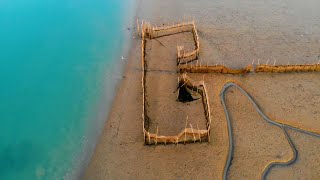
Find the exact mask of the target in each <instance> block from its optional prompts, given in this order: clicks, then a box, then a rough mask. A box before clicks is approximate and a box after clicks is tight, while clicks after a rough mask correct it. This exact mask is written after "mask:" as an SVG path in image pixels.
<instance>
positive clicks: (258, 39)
mask: <svg viewBox="0 0 320 180" xmlns="http://www.w3.org/2000/svg"><path fill="white" fill-rule="evenodd" d="M299 3H300V2H298V1H290V2H287V1H283V2H275V1H270V2H264V1H261V2H260V1H249V0H245V1H241V3H240V2H238V1H235V0H234V2H233V1H232V2H225V1H214V2H213V1H209V0H205V1H201V2H198V1H192V0H184V1H182V0H177V1H163V0H161V1H160V0H141V1H139V2H138V13H137V16H138V17H139V18H143V19H147V20H149V21H151V22H152V23H157V24H158V25H160V24H162V23H163V22H168V20H169V19H170V22H172V21H173V20H176V21H178V20H179V18H182V17H183V16H184V14H187V15H190V16H194V18H195V20H196V25H197V28H198V32H199V37H200V60H202V62H203V63H207V62H208V64H216V63H220V64H222V63H224V64H226V65H227V66H230V67H235V68H241V67H245V66H246V65H247V64H249V63H251V62H252V60H253V59H256V61H257V60H258V59H260V63H262V62H266V61H267V59H268V58H269V59H271V60H270V63H273V61H274V60H273V59H276V60H277V64H287V62H288V61H289V60H290V62H291V63H293V64H295V63H296V62H297V63H310V62H315V61H316V60H317V59H318V58H319V57H320V49H319V47H320V25H319V22H320V21H317V20H319V19H320V18H319V17H320V13H315V12H316V11H313V12H314V13H312V14H311V15H310V14H308V11H306V10H305V9H304V8H305V7H301V8H300V6H301V5H300V4H299ZM317 4H318V5H319V2H317V1H312V0H309V1H307V2H305V4H304V6H307V7H308V8H309V11H312V10H313V9H314V8H313V6H316V5H317ZM298 10H300V11H298ZM300 15H301V17H300ZM315 22H316V23H318V24H316V23H315ZM310 27H312V28H310ZM301 35H302V36H301ZM133 41H134V42H133V46H132V49H131V51H130V57H131V58H130V60H129V62H128V65H127V68H126V71H125V76H126V78H124V79H123V81H122V82H121V84H120V87H119V90H118V94H117V96H116V97H115V100H114V105H113V107H112V110H111V113H110V116H109V118H108V120H107V123H106V125H105V127H104V131H103V134H102V135H101V137H100V141H99V143H98V145H97V147H96V150H95V153H94V155H93V157H92V161H91V162H90V164H89V166H88V168H87V170H86V172H85V175H84V177H83V178H84V179H110V178H112V179H115V178H118V179H119V178H120V179H122V178H133V179H138V178H139V179H141V178H142V179H143V178H151V179H177V178H178V179H179V178H183V179H185V178H188V179H190V178H192V179H197V178H199V179H222V174H223V168H224V164H225V161H226V158H227V151H228V133H227V123H226V118H225V115H224V111H223V108H222V106H221V103H220V97H219V93H220V89H221V87H222V85H223V84H224V83H225V82H226V81H227V80H233V81H234V82H237V84H239V85H240V86H242V87H243V88H244V89H245V90H246V91H247V92H248V93H250V94H251V95H252V96H253V97H254V99H255V100H256V101H257V103H258V104H259V106H260V107H261V108H262V110H263V111H264V112H265V114H267V115H268V116H269V117H270V118H271V119H275V120H278V121H281V122H284V123H286V124H294V125H298V126H299V127H301V128H304V129H308V130H313V131H317V132H320V123H319V120H320V119H319V117H320V108H319V102H320V91H319V88H320V73H288V74H268V73H259V74H249V75H245V76H240V75H220V74H206V75H205V83H206V84H207V88H208V94H209V99H210V106H211V108H212V125H211V136H210V139H211V142H210V143H195V144H187V145H180V144H179V145H166V146H164V145H159V146H144V144H143V132H142V118H141V114H142V96H141V93H142V89H141V61H140V59H141V58H140V54H141V48H140V43H141V41H140V40H137V39H135V40H133ZM177 43H178V44H185V45H186V46H187V45H188V44H192V36H191V35H190V36H189V35H188V33H184V34H177V35H174V36H167V37H163V38H159V39H157V40H149V41H148V42H147V61H148V62H149V63H150V66H149V67H150V69H148V70H149V71H150V72H148V74H147V99H148V101H149V102H148V103H149V107H148V108H149V109H148V113H149V114H150V116H151V118H152V120H153V123H154V124H153V125H152V126H151V128H153V129H154V128H155V127H156V126H159V129H160V133H161V132H163V133H169V134H171V133H172V134H174V133H175V132H176V131H179V129H180V128H181V129H182V128H183V127H181V126H184V123H183V122H184V118H185V116H186V114H187V113H191V114H189V115H190V116H192V117H197V118H198V119H197V120H195V121H199V122H200V124H201V121H205V120H204V115H203V114H202V113H203V111H201V110H202V109H201V108H202V107H201V105H200V104H197V102H192V103H189V105H187V104H181V103H179V102H177V101H175V98H176V94H175V93H173V91H174V89H175V88H176V83H177V77H178V74H177V73H175V71H176V68H177V67H176V66H175V65H176V64H175V63H176V61H175V59H176V54H175V50H176V49H175V48H174V47H175V46H176V45H177ZM172 47H173V48H172ZM189 48H192V47H189ZM189 76H190V77H191V78H192V79H194V80H202V78H203V75H202V74H189ZM226 100H227V101H226V102H227V106H228V109H229V111H230V113H231V120H232V127H233V130H234V143H235V144H234V147H235V148H234V156H233V161H232V165H231V166H230V169H229V173H228V177H229V178H230V179H259V178H260V176H261V172H262V170H263V169H264V167H265V166H266V165H267V164H268V163H270V162H273V161H287V160H288V159H290V158H291V156H292V152H291V149H289V145H288V143H287V142H286V140H285V138H284V135H283V134H282V132H281V131H280V130H279V128H277V127H275V126H272V125H270V124H268V123H266V122H265V121H263V119H262V118H261V117H260V116H259V115H258V113H257V112H255V110H254V109H253V107H252V105H251V104H250V103H249V102H248V100H247V99H246V98H245V97H244V96H243V95H242V94H240V92H239V91H238V90H237V89H234V88H231V89H230V90H228V92H227V95H226ZM191 110H192V111H191ZM201 112H202V113H201ZM181 122H182V124H181ZM289 135H290V136H291V137H292V139H293V142H294V144H295V145H296V146H297V149H298V151H299V154H298V159H297V161H296V162H295V163H294V164H292V165H290V166H287V167H279V166H276V167H274V168H272V169H271V171H270V173H269V174H268V176H267V178H268V179H280V178H281V179H317V178H318V177H320V164H319V160H320V154H319V152H318V149H319V148H320V139H317V138H315V137H312V136H309V135H305V134H303V133H299V132H295V131H291V130H290V131H289Z"/></svg>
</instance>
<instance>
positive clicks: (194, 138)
mask: <svg viewBox="0 0 320 180" xmlns="http://www.w3.org/2000/svg"><path fill="white" fill-rule="evenodd" d="M190 127H191V132H192V135H193V143H195V142H196V136H195V135H194V131H193V128H192V125H191V123H190Z"/></svg>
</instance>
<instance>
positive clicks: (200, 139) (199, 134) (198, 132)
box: [197, 123, 201, 142]
mask: <svg viewBox="0 0 320 180" xmlns="http://www.w3.org/2000/svg"><path fill="white" fill-rule="evenodd" d="M197 128H198V134H199V140H200V142H201V136H200V129H199V124H198V123H197Z"/></svg>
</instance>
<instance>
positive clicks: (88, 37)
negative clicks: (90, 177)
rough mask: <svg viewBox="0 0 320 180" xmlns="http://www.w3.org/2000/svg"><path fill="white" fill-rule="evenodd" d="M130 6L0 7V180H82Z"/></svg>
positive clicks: (15, 0) (70, 1)
mask: <svg viewBox="0 0 320 180" xmlns="http://www.w3.org/2000/svg"><path fill="white" fill-rule="evenodd" d="M130 3H132V2H127V1H125V2H124V1H119V0H92V1H89V0H28V1H25V0H0V179H61V178H66V177H67V178H75V177H78V176H79V171H81V167H82V166H83V164H85V162H86V161H87V160H88V156H89V155H88V154H90V153H89V151H92V147H93V145H94V142H95V140H96V138H97V136H98V133H99V132H101V129H102V126H103V123H104V121H105V119H106V115H107V112H108V106H110V103H111V101H112V97H113V94H114V91H115V85H116V82H117V81H118V80H119V79H120V78H119V77H121V72H120V73H119V72H118V70H119V69H120V68H119V67H120V65H119V64H120V63H118V62H119V61H121V58H120V57H121V54H120V53H121V52H123V45H124V43H125V42H126V41H125V34H126V33H127V32H126V31H127V28H126V27H128V26H127V25H126V23H127V22H126V21H127V19H126V18H127V16H128V14H127V13H128V12H129V10H128V8H130Z"/></svg>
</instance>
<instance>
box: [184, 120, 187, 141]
mask: <svg viewBox="0 0 320 180" xmlns="http://www.w3.org/2000/svg"><path fill="white" fill-rule="evenodd" d="M187 124H188V116H187V118H186V126H185V128H184V144H186V140H187Z"/></svg>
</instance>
